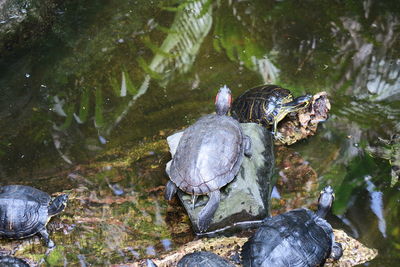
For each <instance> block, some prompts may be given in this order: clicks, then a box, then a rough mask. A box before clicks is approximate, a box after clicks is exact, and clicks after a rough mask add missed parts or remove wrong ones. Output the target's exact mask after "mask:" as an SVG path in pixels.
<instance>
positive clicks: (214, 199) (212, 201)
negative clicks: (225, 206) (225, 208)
mask: <svg viewBox="0 0 400 267" xmlns="http://www.w3.org/2000/svg"><path fill="white" fill-rule="evenodd" d="M208 196H209V200H208V202H207V204H206V206H205V207H204V208H203V209H202V210H201V211H200V213H199V218H198V222H197V226H198V228H199V231H200V232H204V231H206V230H207V228H208V226H209V225H210V223H211V221H212V218H213V216H214V214H215V211H216V210H217V208H218V205H219V200H220V198H221V194H220V192H219V190H215V191H213V192H211V193H210V194H208Z"/></svg>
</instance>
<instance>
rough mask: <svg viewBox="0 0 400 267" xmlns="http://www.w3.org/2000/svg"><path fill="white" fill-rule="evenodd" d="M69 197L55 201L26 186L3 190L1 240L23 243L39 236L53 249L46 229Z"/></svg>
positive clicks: (1, 194) (2, 188) (14, 186)
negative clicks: (24, 239)
mask: <svg viewBox="0 0 400 267" xmlns="http://www.w3.org/2000/svg"><path fill="white" fill-rule="evenodd" d="M67 200H68V195H67V194H63V195H60V196H58V197H56V198H54V199H52V198H51V197H50V195H49V194H47V193H45V192H43V191H40V190H38V189H36V188H33V187H30V186H24V185H7V186H1V187H0V237H1V238H10V239H21V238H25V237H29V236H32V235H35V234H40V235H41V236H42V237H43V239H44V240H45V242H46V245H47V246H48V247H54V242H53V241H52V240H51V239H50V238H49V234H48V233H47V229H46V225H47V223H48V222H49V220H50V218H51V217H52V216H54V215H57V214H59V213H60V212H62V211H63V210H64V208H65V207H66V205H67Z"/></svg>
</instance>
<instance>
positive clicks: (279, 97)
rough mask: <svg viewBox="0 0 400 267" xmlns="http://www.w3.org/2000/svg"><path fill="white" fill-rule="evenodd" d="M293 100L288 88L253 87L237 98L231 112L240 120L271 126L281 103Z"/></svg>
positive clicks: (272, 86) (271, 86) (273, 86)
mask: <svg viewBox="0 0 400 267" xmlns="http://www.w3.org/2000/svg"><path fill="white" fill-rule="evenodd" d="M292 100H293V97H292V95H291V93H290V91H289V90H288V89H285V88H282V87H280V86H277V85H262V86H258V87H255V88H251V89H249V90H247V91H246V92H244V93H243V94H241V95H240V96H239V97H237V98H236V99H235V101H234V102H233V104H232V109H231V113H232V116H233V117H234V118H236V119H237V120H239V121H240V122H255V123H260V124H263V125H264V126H269V125H271V124H273V122H274V118H275V117H276V116H277V114H278V113H279V110H280V108H281V105H282V104H284V103H287V102H290V101H292Z"/></svg>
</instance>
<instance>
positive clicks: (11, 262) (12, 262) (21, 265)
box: [0, 256, 29, 267]
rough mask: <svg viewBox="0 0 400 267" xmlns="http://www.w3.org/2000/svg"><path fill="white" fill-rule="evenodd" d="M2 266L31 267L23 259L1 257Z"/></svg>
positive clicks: (0, 264) (0, 263)
mask: <svg viewBox="0 0 400 267" xmlns="http://www.w3.org/2000/svg"><path fill="white" fill-rule="evenodd" d="M0 266H2V267H29V264H28V263H26V261H24V260H22V259H18V258H15V257H11V256H0Z"/></svg>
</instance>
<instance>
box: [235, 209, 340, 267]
mask: <svg viewBox="0 0 400 267" xmlns="http://www.w3.org/2000/svg"><path fill="white" fill-rule="evenodd" d="M333 242H334V240H333V230H332V227H331V225H330V224H329V223H328V222H326V221H325V220H324V219H322V218H320V217H318V216H317V215H316V214H315V213H314V212H312V211H310V210H307V209H297V210H292V211H289V212H286V213H283V214H280V215H277V216H275V217H271V218H267V219H265V220H264V222H263V224H262V226H261V227H260V228H259V229H258V230H257V232H256V233H255V235H254V236H253V237H252V238H250V239H249V241H247V242H246V243H245V244H244V245H243V249H242V258H243V266H260V267H266V266H276V267H279V266H282V267H283V266H299V267H300V266H319V265H320V264H323V263H324V262H325V260H326V259H327V258H328V257H329V255H330V253H331V248H332V244H333Z"/></svg>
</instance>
